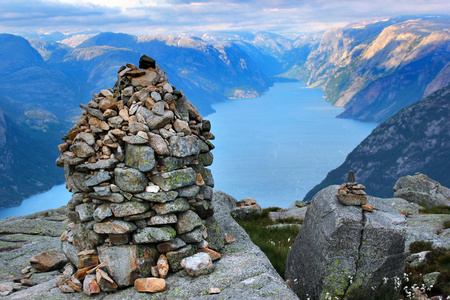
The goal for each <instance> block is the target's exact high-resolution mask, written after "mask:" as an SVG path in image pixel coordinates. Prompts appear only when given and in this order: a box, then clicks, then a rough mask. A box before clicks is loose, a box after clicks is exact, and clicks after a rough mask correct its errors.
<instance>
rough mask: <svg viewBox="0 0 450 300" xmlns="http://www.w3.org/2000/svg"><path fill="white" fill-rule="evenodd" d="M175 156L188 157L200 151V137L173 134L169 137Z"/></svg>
mask: <svg viewBox="0 0 450 300" xmlns="http://www.w3.org/2000/svg"><path fill="white" fill-rule="evenodd" d="M169 142H170V147H171V148H172V153H173V156H176V157H186V156H191V155H196V154H199V153H200V148H199V146H198V139H197V138H196V137H194V136H186V137H180V136H172V137H170V139H169Z"/></svg>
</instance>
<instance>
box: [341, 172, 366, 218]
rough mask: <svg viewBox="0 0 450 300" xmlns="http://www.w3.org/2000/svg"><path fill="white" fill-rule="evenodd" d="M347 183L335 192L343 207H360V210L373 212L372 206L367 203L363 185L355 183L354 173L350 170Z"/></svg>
mask: <svg viewBox="0 0 450 300" xmlns="http://www.w3.org/2000/svg"><path fill="white" fill-rule="evenodd" d="M347 181H348V182H347V183H343V184H342V185H341V186H340V187H339V189H338V190H337V192H336V197H337V198H338V199H339V201H340V202H341V203H342V204H344V205H354V206H361V207H362V209H364V210H367V211H373V206H372V205H370V204H368V203H367V194H366V192H364V189H365V188H366V187H365V186H364V185H362V184H359V183H357V182H356V179H355V173H354V172H353V171H352V170H350V172H349V173H348V177H347Z"/></svg>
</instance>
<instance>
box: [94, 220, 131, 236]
mask: <svg viewBox="0 0 450 300" xmlns="http://www.w3.org/2000/svg"><path fill="white" fill-rule="evenodd" d="M136 229H137V227H136V225H134V224H133V223H130V222H125V221H121V220H113V221H108V222H103V223H95V224H94V231H95V232H96V233H100V234H124V233H129V232H133V231H135V230H136Z"/></svg>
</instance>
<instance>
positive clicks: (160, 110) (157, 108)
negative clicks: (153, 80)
mask: <svg viewBox="0 0 450 300" xmlns="http://www.w3.org/2000/svg"><path fill="white" fill-rule="evenodd" d="M153 95H155V98H156V99H155V98H153V97H152V99H153V100H155V101H159V102H156V103H155V104H154V105H153V107H152V112H153V113H154V114H155V115H158V116H162V115H164V103H163V102H162V101H160V100H161V96H160V95H159V94H158V93H155V92H153V93H152V96H153ZM156 95H158V96H156ZM157 99H159V100H157Z"/></svg>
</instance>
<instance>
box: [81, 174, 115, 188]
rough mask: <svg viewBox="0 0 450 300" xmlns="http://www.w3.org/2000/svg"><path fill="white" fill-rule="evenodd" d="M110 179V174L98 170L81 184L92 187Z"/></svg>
mask: <svg viewBox="0 0 450 300" xmlns="http://www.w3.org/2000/svg"><path fill="white" fill-rule="evenodd" d="M110 179H111V176H110V175H109V172H107V171H100V172H98V173H97V174H95V175H94V176H92V177H91V178H89V179H88V180H86V181H85V182H84V183H83V185H84V186H87V187H93V186H96V185H98V184H100V183H102V182H105V181H108V180H110Z"/></svg>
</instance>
